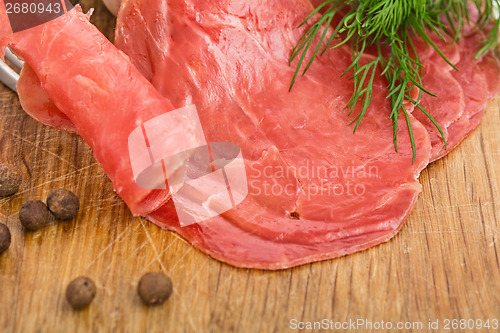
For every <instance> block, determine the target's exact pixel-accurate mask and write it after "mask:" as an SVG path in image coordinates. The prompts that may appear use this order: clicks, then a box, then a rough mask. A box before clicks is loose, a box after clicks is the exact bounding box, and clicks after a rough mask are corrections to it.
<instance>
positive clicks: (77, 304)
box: [66, 276, 96, 310]
mask: <svg viewBox="0 0 500 333" xmlns="http://www.w3.org/2000/svg"><path fill="white" fill-rule="evenodd" d="M95 294H96V286H95V283H94V281H92V280H91V279H89V278H88V277H85V276H80V277H78V278H76V279H74V280H73V281H71V283H70V284H69V285H68V288H67V289H66V299H67V300H68V302H69V304H71V306H72V307H73V308H74V309H76V310H80V309H83V308H86V307H87V306H89V304H90V303H92V300H93V299H94V297H95Z"/></svg>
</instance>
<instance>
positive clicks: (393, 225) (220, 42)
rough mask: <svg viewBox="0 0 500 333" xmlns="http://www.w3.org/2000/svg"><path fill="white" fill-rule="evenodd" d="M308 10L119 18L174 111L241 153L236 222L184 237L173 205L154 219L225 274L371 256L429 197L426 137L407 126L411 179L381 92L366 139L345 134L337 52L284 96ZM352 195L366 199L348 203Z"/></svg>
mask: <svg viewBox="0 0 500 333" xmlns="http://www.w3.org/2000/svg"><path fill="white" fill-rule="evenodd" d="M311 10H312V7H311V6H310V4H309V3H308V2H307V1H210V2H208V1H168V2H167V1H150V0H144V1H128V2H126V3H125V4H124V5H123V6H122V9H121V13H120V15H119V18H118V25H117V36H116V44H117V46H118V47H119V48H120V49H121V50H123V51H124V52H125V53H127V54H128V55H130V56H131V59H132V61H133V62H134V64H135V65H136V66H137V67H138V68H139V69H140V70H141V72H143V74H144V75H145V76H146V77H147V78H148V79H149V80H150V81H151V82H152V83H153V85H154V86H155V87H156V88H157V89H158V90H159V91H160V92H161V93H162V94H163V95H165V96H167V97H168V98H169V99H170V100H171V101H172V103H173V104H174V105H175V107H182V106H184V105H187V104H191V103H194V104H196V105H197V107H198V109H199V110H200V117H201V121H202V124H203V126H204V129H205V131H206V135H207V137H208V141H214V142H218V141H229V142H234V143H237V144H238V145H240V146H241V147H242V150H243V152H244V157H245V158H246V163H247V175H248V182H249V186H250V194H249V197H248V198H247V199H246V200H245V201H244V202H243V203H242V204H241V205H240V206H238V208H237V209H235V210H232V211H230V212H228V213H226V214H224V215H223V216H220V217H218V218H215V219H213V220H211V221H209V222H207V223H201V224H198V225H195V226H191V227H187V228H181V227H180V226H179V224H178V222H177V221H176V217H175V212H174V210H173V205H172V204H171V203H170V204H169V205H167V206H164V207H162V209H160V210H158V211H156V212H155V213H153V214H151V215H150V216H149V218H150V219H152V220H153V221H155V222H156V223H157V224H158V225H160V226H162V227H165V228H168V229H171V230H174V231H176V232H178V233H179V234H181V235H183V236H184V237H185V238H186V239H187V240H189V241H190V242H191V243H193V244H194V245H196V246H197V247H198V248H200V249H202V250H203V251H204V252H206V253H209V254H210V255H212V256H213V257H216V258H218V259H220V260H222V261H226V262H229V263H232V264H235V265H238V266H245V267H260V268H283V267H290V266H293V265H297V264H301V263H305V262H310V261H316V260H320V259H324V258H331V257H336V256H340V255H344V254H348V253H352V252H354V251H358V250H361V249H364V248H367V247H369V246H372V245H374V244H378V243H380V242H383V241H385V240H387V239H389V238H390V237H392V235H394V234H395V233H396V232H397V230H398V229H399V228H400V226H401V221H402V220H403V219H404V218H405V217H406V216H407V214H408V213H409V210H408V208H409V207H411V206H412V203H410V202H414V200H415V199H416V194H417V193H418V191H419V187H420V186H419V185H418V183H417V182H416V181H415V179H416V178H415V176H417V175H418V173H419V170H421V168H422V167H423V166H424V164H425V163H426V161H425V160H426V156H427V155H428V154H429V142H428V137H427V136H426V135H425V133H424V131H423V130H422V129H423V127H422V125H421V124H420V123H418V122H416V121H414V120H413V119H411V121H412V124H413V126H414V128H415V133H416V135H417V145H418V147H417V148H418V157H417V161H416V162H415V164H413V165H412V163H411V157H410V156H411V148H410V144H409V139H408V133H407V132H406V131H405V130H404V129H405V127H406V126H405V123H404V120H403V119H402V120H401V123H400V126H399V128H400V135H399V140H400V142H399V144H400V147H401V150H400V152H399V153H396V152H395V151H394V146H393V144H392V133H391V131H392V130H391V126H390V124H388V123H387V115H388V114H389V113H388V112H389V107H390V106H389V105H388V103H387V101H386V100H385V83H384V82H383V81H382V80H377V81H376V87H375V91H374V97H373V99H374V100H373V103H372V106H371V107H370V109H369V111H368V113H367V114H366V115H365V119H364V120H363V123H362V125H361V127H360V129H359V131H358V132H357V133H356V134H355V135H353V134H352V127H348V126H346V124H347V123H348V122H349V119H350V118H348V117H347V114H346V113H347V112H346V111H345V110H343V108H344V106H345V104H346V103H347V100H348V98H349V97H350V95H351V94H352V89H353V87H352V82H350V81H349V80H348V79H343V78H341V74H342V72H343V70H344V69H345V68H346V67H347V66H348V64H349V63H350V51H349V50H346V49H345V48H340V49H338V50H336V51H332V52H329V53H328V54H327V55H325V56H324V57H323V58H322V59H320V60H319V61H318V62H316V63H315V64H314V65H313V67H312V68H311V70H310V72H309V73H308V74H307V75H306V76H305V77H304V78H303V79H301V80H299V82H298V83H297V85H296V86H295V88H294V89H293V90H292V91H291V92H290V93H289V92H288V86H289V83H290V82H291V78H292V76H293V68H290V67H289V66H288V57H289V54H290V50H291V49H292V48H293V46H294V45H295V44H296V43H297V41H298V39H299V38H300V36H301V34H302V32H303V31H302V30H297V29H296V27H297V26H298V25H299V23H300V22H301V21H302V20H303V18H304V17H305V16H307V14H308V13H310V12H311ZM292 67H293V66H292ZM351 119H352V118H351ZM352 170H355V172H354V173H355V174H356V173H357V172H358V171H359V173H358V174H356V175H354V176H353V175H352V173H351V171H352ZM370 170H372V171H373V170H378V175H375V174H373V172H372V174H371V175H370ZM405 170H406V171H405ZM408 170H410V172H409V173H408ZM363 173H365V174H364V175H363ZM349 185H350V186H351V187H352V189H351V190H353V189H354V188H356V186H357V188H358V189H359V190H360V192H362V190H361V189H362V188H363V189H365V190H366V191H363V192H364V193H363V194H362V195H356V194H355V193H350V194H349V193H348V192H349V191H348V188H347V187H348V186H349ZM274 189H276V191H275V192H274V193H273V190H274ZM336 191H337V192H336Z"/></svg>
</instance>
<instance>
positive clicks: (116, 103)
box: [0, 6, 189, 215]
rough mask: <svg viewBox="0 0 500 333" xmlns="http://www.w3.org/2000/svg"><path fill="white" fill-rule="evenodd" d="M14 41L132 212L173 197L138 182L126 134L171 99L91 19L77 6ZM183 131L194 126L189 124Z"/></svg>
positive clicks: (162, 109)
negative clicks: (91, 22) (152, 84)
mask: <svg viewBox="0 0 500 333" xmlns="http://www.w3.org/2000/svg"><path fill="white" fill-rule="evenodd" d="M0 8H3V7H2V6H0ZM3 14H5V12H4V13H3ZM0 15H2V13H1V11H0ZM4 40H5V39H4ZM9 44H10V45H11V47H12V48H13V50H14V51H15V52H16V53H17V54H19V55H20V56H21V57H22V58H23V59H24V60H25V62H26V64H28V66H30V67H31V68H32V70H33V72H34V73H36V75H37V77H38V79H41V80H40V81H41V82H42V87H43V89H44V90H45V91H46V92H47V94H48V96H50V98H51V99H52V101H53V102H54V104H55V106H56V107H57V108H58V109H59V110H61V112H63V113H64V114H65V115H66V116H67V118H69V120H71V122H72V123H73V124H74V126H75V128H76V130H77V131H78V133H79V134H80V135H81V136H82V137H83V138H84V139H85V141H86V142H87V143H88V144H89V145H90V146H91V147H92V148H93V150H94V154H95V157H96V159H97V160H98V161H99V162H100V163H101V164H102V166H103V168H104V170H105V171H106V173H107V174H108V176H109V177H110V178H111V180H112V181H113V184H114V187H115V190H116V191H117V193H118V194H119V195H120V196H121V197H122V198H123V199H124V200H125V202H126V203H127V205H128V206H129V207H130V209H131V211H132V212H133V213H134V214H136V215H145V214H148V213H150V212H151V211H153V210H155V209H156V208H158V207H159V206H160V205H161V204H163V203H164V202H166V201H167V200H168V199H169V197H170V194H169V193H167V192H166V191H151V190H146V189H143V188H140V187H138V186H137V185H136V183H135V181H134V177H133V174H132V171H131V163H130V158H129V155H128V154H127V153H126V152H127V151H128V142H127V140H128V135H129V134H130V132H131V131H132V130H133V129H135V128H136V127H137V126H138V125H137V124H140V123H142V122H144V121H147V120H149V119H151V118H153V117H154V116H156V115H159V114H163V113H165V112H168V111H169V110H172V109H173V107H172V104H171V103H170V102H169V101H168V100H167V99H166V98H164V97H163V96H161V95H160V94H159V93H158V92H157V90H156V89H154V87H153V86H151V84H150V83H149V82H148V81H147V80H145V79H144V77H143V76H142V75H141V74H140V73H139V72H138V71H137V69H136V68H135V67H134V66H133V65H132V64H131V63H130V60H129V58H128V57H127V56H125V55H124V54H123V53H122V52H120V51H119V50H117V49H116V48H115V47H114V46H113V45H112V44H111V43H110V42H109V41H108V40H107V39H106V38H105V37H104V36H103V35H102V34H101V33H100V32H99V31H98V30H97V28H95V26H93V25H91V24H90V23H89V22H88V17H87V16H86V15H84V14H83V13H82V12H81V9H80V8H79V7H78V8H75V9H74V10H71V11H70V12H69V14H67V15H63V16H61V17H59V18H57V19H55V20H53V21H50V22H49V23H46V24H44V25H42V26H38V27H35V28H32V29H29V30H24V31H21V32H18V33H16V34H14V35H11V36H10V38H9ZM61 59H64V61H62V60H61ZM23 103H24V102H23ZM31 111H32V112H33V113H34V116H35V118H39V119H42V117H44V116H45V115H46V114H42V115H40V116H38V115H37V114H35V113H36V112H37V111H38V109H37V108H34V109H32V110H31ZM44 112H45V111H44ZM45 120H47V122H48V123H49V122H51V121H52V119H46V118H45ZM51 125H53V126H55V124H54V123H51ZM185 130H189V127H188V126H187V125H186V126H185ZM179 131H180V129H179Z"/></svg>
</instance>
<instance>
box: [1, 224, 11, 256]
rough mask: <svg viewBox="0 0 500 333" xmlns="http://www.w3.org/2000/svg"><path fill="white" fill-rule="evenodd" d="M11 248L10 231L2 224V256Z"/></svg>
mask: <svg viewBox="0 0 500 333" xmlns="http://www.w3.org/2000/svg"><path fill="white" fill-rule="evenodd" d="M9 246H10V230H9V228H7V226H6V225H5V224H2V223H0V254H2V253H3V252H5V251H7V249H8V248H9Z"/></svg>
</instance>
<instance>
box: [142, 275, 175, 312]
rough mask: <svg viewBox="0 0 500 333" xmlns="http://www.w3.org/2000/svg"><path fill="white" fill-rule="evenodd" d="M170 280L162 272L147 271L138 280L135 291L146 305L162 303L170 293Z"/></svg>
mask: <svg viewBox="0 0 500 333" xmlns="http://www.w3.org/2000/svg"><path fill="white" fill-rule="evenodd" d="M172 290H173V287H172V280H170V278H169V277H168V276H166V275H165V274H163V273H152V272H151V273H147V274H145V275H144V276H143V277H142V278H141V280H140V281H139V285H138V286H137V291H138V293H139V296H140V297H141V299H142V301H143V302H144V303H146V304H147V305H159V304H162V303H164V302H165V301H166V300H167V299H168V298H169V297H170V295H172Z"/></svg>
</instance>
